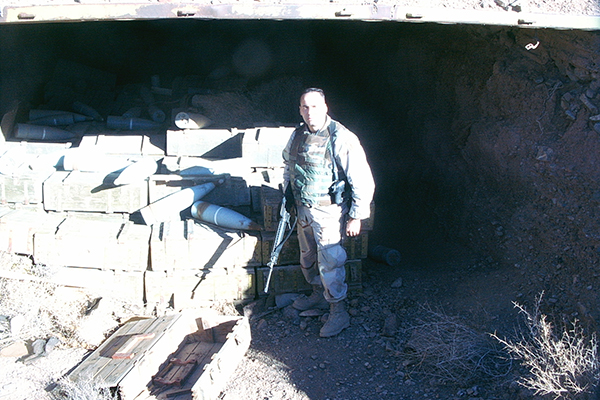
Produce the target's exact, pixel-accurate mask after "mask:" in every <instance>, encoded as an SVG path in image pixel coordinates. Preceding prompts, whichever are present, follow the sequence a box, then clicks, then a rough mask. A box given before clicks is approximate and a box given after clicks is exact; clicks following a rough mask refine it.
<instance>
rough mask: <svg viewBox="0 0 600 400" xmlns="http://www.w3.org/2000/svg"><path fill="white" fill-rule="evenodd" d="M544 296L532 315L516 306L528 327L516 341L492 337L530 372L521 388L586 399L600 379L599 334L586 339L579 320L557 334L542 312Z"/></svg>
mask: <svg viewBox="0 0 600 400" xmlns="http://www.w3.org/2000/svg"><path fill="white" fill-rule="evenodd" d="M542 296H543V293H542V294H540V295H539V296H538V298H537V299H536V303H535V307H534V310H533V312H529V311H527V310H526V309H525V308H524V307H523V306H521V305H519V304H517V303H513V304H514V305H515V307H516V308H517V309H518V310H519V312H520V313H521V314H522V315H523V316H524V317H525V326H526V332H524V333H523V332H521V333H520V334H519V336H518V339H517V340H509V339H500V338H498V337H497V336H496V335H493V337H494V338H495V339H497V340H498V341H499V342H500V343H502V344H503V345H504V346H505V348H506V349H507V350H508V352H509V353H510V354H511V355H513V356H514V357H515V358H516V359H518V360H520V361H521V362H522V364H523V365H524V366H525V367H526V368H527V370H528V371H529V376H527V377H524V378H522V379H521V380H520V381H519V383H520V384H521V385H523V386H524V387H526V388H528V389H531V390H534V391H535V393H536V394H542V395H553V396H554V398H564V399H575V398H584V397H585V396H586V395H587V394H589V393H591V392H592V391H593V390H594V388H595V387H596V386H597V385H598V379H599V378H600V362H599V360H598V342H597V340H596V335H595V334H591V335H590V336H589V337H587V336H586V335H585V333H584V331H583V329H582V328H581V327H580V326H579V324H578V323H577V321H574V322H572V323H567V324H566V325H565V326H564V327H563V329H562V332H559V333H555V332H554V329H553V326H552V323H551V322H549V321H548V317H547V316H546V315H543V314H541V313H540V309H539V306H540V303H541V300H542Z"/></svg>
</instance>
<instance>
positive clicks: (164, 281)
mask: <svg viewBox="0 0 600 400" xmlns="http://www.w3.org/2000/svg"><path fill="white" fill-rule="evenodd" d="M145 287H146V300H147V302H148V304H149V305H154V304H158V305H164V304H171V305H172V306H173V307H175V308H176V309H183V308H188V307H198V306H201V305H203V304H205V302H207V301H220V300H224V301H238V300H248V299H253V298H254V297H255V296H256V275H255V270H254V267H247V268H232V269H230V270H225V269H203V270H187V271H172V272H169V273H167V272H166V271H146V275H145Z"/></svg>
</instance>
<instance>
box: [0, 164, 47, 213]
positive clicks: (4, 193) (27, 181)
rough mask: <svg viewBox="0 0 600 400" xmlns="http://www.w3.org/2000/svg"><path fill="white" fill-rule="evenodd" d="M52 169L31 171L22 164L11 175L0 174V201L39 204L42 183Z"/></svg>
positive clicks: (3, 202)
mask: <svg viewBox="0 0 600 400" xmlns="http://www.w3.org/2000/svg"><path fill="white" fill-rule="evenodd" d="M53 172H54V169H52V170H48V169H44V170H37V171H32V170H31V169H30V168H29V166H27V165H23V166H21V167H20V168H19V170H18V171H15V172H14V173H13V174H12V175H0V202H1V203H2V204H7V203H11V204H41V203H42V199H43V197H42V193H43V190H42V189H43V183H44V181H45V180H46V179H47V178H48V177H49V176H50V175H52V173H53Z"/></svg>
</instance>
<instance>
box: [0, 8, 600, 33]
mask: <svg viewBox="0 0 600 400" xmlns="http://www.w3.org/2000/svg"><path fill="white" fill-rule="evenodd" d="M156 19H223V20H350V21H395V22H416V23H425V22H429V23H439V24H476V25H497V26H517V27H525V28H552V29H580V30H598V29H600V16H595V15H564V14H539V13H525V12H514V11H492V10H483V9H482V10H469V9H447V8H417V7H409V6H402V5H398V4H385V3H384V2H372V3H362V4H356V3H354V4H353V3H342V2H329V1H323V2H312V3H302V4H299V3H292V4H282V3H275V2H274V3H267V2H260V3H259V2H256V1H252V2H230V3H219V4H213V3H212V2H205V3H201V2H197V1H189V2H169V1H165V2H141V1H136V2H96V3H93V4H90V3H85V4H84V3H78V2H73V3H69V4H63V3H57V2H50V3H47V4H26V3H23V2H20V3H19V4H8V5H4V6H2V8H1V14H0V24H13V23H34V22H78V21H81V22H83V21H107V20H111V21H118V20H124V21H128V20H156Z"/></svg>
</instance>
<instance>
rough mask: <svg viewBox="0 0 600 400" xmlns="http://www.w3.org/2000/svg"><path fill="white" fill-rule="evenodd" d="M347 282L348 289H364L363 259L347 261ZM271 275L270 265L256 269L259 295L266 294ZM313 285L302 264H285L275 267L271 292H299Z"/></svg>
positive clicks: (353, 290) (270, 286)
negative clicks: (307, 278) (305, 276)
mask: <svg viewBox="0 0 600 400" xmlns="http://www.w3.org/2000/svg"><path fill="white" fill-rule="evenodd" d="M345 267H346V283H347V284H348V290H349V291H352V292H359V291H361V290H362V261H361V260H350V261H346V265H345ZM268 275H269V268H268V267H259V268H257V269H256V289H257V291H258V294H259V295H264V294H265V293H264V291H265V284H266V282H267V278H268ZM310 290H311V285H309V284H308V283H307V282H306V279H305V278H304V274H303V273H302V267H301V266H300V265H284V266H276V267H274V268H273V274H272V275H271V283H270V285H269V293H275V294H280V293H297V292H304V291H310Z"/></svg>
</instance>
